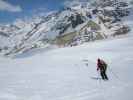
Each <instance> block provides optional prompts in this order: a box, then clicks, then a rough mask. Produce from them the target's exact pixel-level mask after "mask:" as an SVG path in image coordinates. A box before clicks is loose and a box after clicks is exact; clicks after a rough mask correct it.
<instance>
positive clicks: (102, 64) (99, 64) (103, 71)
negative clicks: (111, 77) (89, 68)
mask: <svg viewBox="0 0 133 100" xmlns="http://www.w3.org/2000/svg"><path fill="white" fill-rule="evenodd" d="M99 69H100V74H101V77H102V79H103V80H108V77H107V75H106V70H107V64H106V63H105V61H103V60H102V59H100V58H98V59H97V71H98V70H99Z"/></svg>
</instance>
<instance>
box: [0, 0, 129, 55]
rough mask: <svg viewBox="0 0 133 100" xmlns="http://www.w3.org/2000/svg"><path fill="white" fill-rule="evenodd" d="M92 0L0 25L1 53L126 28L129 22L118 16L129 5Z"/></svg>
mask: <svg viewBox="0 0 133 100" xmlns="http://www.w3.org/2000/svg"><path fill="white" fill-rule="evenodd" d="M95 1H96V2H97V3H96V5H95V6H94V5H92V4H90V2H88V0H86V2H85V1H84V2H78V3H76V4H74V5H70V6H67V7H64V9H62V10H59V11H56V12H52V13H49V14H47V15H43V16H35V17H33V18H30V19H28V20H21V19H18V20H16V21H15V22H14V23H12V24H8V25H1V26H0V43H1V45H0V50H1V51H2V54H4V55H10V54H16V53H22V52H24V51H27V50H30V49H33V48H38V47H40V46H41V45H42V44H43V45H45V44H51V43H52V44H56V45H59V44H60V43H62V44H61V45H63V46H70V45H73V44H74V45H78V44H82V43H84V42H89V41H94V40H98V39H104V38H108V37H112V36H117V35H120V34H126V33H128V32H129V31H130V28H129V26H128V25H125V23H123V22H122V20H121V19H122V18H123V19H124V17H125V16H128V15H129V14H130V11H129V9H131V8H129V5H127V3H125V2H122V3H121V2H120V4H119V3H118V2H117V3H116V4H115V2H114V1H115V0H113V2H111V3H108V2H107V3H103V5H102V6H100V5H99V4H101V3H102V2H103V0H102V1H97V0H95ZM107 1H108V0H107ZM116 6H117V7H116ZM70 33H72V34H73V35H72V36H71V34H70ZM67 34H68V35H67ZM58 37H59V38H58ZM64 39H65V40H64ZM58 41H59V44H58Z"/></svg>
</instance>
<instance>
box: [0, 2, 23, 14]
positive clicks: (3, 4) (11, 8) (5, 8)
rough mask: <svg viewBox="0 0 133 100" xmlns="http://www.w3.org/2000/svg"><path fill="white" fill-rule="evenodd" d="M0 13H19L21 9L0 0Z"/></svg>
mask: <svg viewBox="0 0 133 100" xmlns="http://www.w3.org/2000/svg"><path fill="white" fill-rule="evenodd" d="M0 11H8V12H21V11H22V8H21V7H20V6H19V5H12V4H10V3H8V2H7V1H5V0H0Z"/></svg>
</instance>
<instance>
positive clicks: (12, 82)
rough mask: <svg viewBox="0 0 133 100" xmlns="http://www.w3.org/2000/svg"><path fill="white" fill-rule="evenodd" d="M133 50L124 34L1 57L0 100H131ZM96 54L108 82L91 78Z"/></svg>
mask: <svg viewBox="0 0 133 100" xmlns="http://www.w3.org/2000/svg"><path fill="white" fill-rule="evenodd" d="M132 51H133V37H132V36H130V37H129V36H124V37H121V38H117V39H110V40H104V41H96V42H92V43H86V44H83V45H80V46H77V47H70V48H61V49H54V50H49V51H47V52H42V50H40V53H37V54H35V55H32V56H30V55H29V54H27V55H29V56H24V54H22V55H19V56H17V57H16V58H14V59H10V58H2V57H1V58H0V100H133V95H132V93H133V78H132V75H133V73H132V72H133V67H132V65H133V53H132ZM32 53H33V52H32ZM97 57H101V58H103V59H104V60H105V61H106V62H107V63H108V65H109V68H108V73H107V74H108V76H109V79H110V80H109V81H103V80H95V79H94V78H96V77H99V75H98V73H97V72H96V59H97ZM86 60H88V61H87V63H88V66H87V64H86Z"/></svg>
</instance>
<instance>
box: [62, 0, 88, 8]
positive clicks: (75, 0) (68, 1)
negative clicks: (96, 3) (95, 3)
mask: <svg viewBox="0 0 133 100" xmlns="http://www.w3.org/2000/svg"><path fill="white" fill-rule="evenodd" d="M90 1H91V0H65V1H64V3H63V5H64V6H66V7H71V6H74V5H78V4H84V3H86V2H90Z"/></svg>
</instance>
